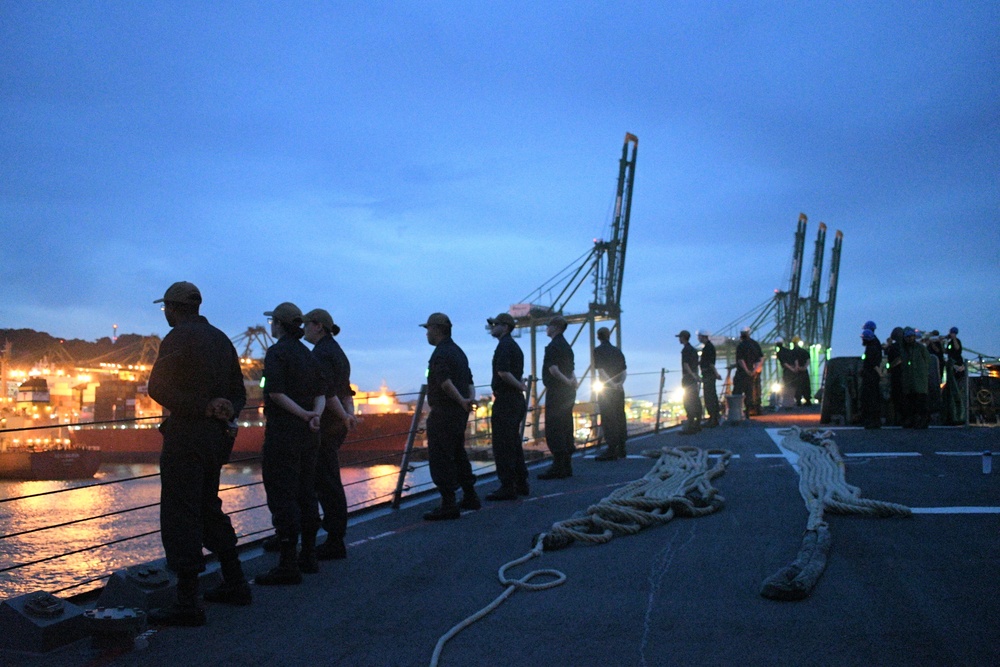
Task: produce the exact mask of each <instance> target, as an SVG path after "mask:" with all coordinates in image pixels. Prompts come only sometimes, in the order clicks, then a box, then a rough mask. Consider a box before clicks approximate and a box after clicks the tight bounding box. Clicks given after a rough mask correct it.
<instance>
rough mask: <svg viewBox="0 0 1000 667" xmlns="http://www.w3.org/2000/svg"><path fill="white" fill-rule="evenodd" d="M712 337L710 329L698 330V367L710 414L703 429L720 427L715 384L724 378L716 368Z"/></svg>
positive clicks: (707, 409)
mask: <svg viewBox="0 0 1000 667" xmlns="http://www.w3.org/2000/svg"><path fill="white" fill-rule="evenodd" d="M711 335H712V333H711V332H710V331H709V330H708V329H699V330H698V342H699V343H701V355H700V356H699V357H698V366H699V367H700V369H701V386H702V389H703V391H704V394H705V412H707V413H708V421H706V422H705V423H704V424H702V428H713V427H715V426H718V425H719V394H718V393H717V392H716V389H715V382H716V381H717V380H721V379H722V376H721V375H719V371H718V369H717V368H716V367H715V345H714V344H713V343H712V341H711V339H710V336H711Z"/></svg>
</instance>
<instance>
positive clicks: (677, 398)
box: [670, 387, 684, 403]
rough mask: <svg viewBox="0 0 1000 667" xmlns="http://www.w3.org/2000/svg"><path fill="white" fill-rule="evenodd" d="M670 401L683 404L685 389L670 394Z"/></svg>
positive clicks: (675, 390)
mask: <svg viewBox="0 0 1000 667" xmlns="http://www.w3.org/2000/svg"><path fill="white" fill-rule="evenodd" d="M670 400H671V402H673V403H683V402H684V387H677V389H674V391H673V392H672V393H671V394H670Z"/></svg>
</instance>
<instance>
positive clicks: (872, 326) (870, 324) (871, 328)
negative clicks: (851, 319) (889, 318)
mask: <svg viewBox="0 0 1000 667" xmlns="http://www.w3.org/2000/svg"><path fill="white" fill-rule="evenodd" d="M861 328H862V329H868V330H869V331H875V323H874V322H872V321H871V320H868V321H867V322H865V324H864V326H863V327H861Z"/></svg>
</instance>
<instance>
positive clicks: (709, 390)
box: [701, 373, 719, 421]
mask: <svg viewBox="0 0 1000 667" xmlns="http://www.w3.org/2000/svg"><path fill="white" fill-rule="evenodd" d="M701 379H702V385H701V386H702V388H703V391H704V392H705V412H707V413H708V418H709V419H714V420H715V421H719V394H717V393H716V391H715V373H713V374H712V375H711V376H708V375H702V376H701Z"/></svg>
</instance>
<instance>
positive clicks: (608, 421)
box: [594, 340, 628, 456]
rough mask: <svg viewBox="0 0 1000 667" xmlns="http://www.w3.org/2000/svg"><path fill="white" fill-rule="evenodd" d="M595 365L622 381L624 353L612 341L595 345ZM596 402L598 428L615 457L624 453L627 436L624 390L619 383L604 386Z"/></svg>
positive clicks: (611, 377) (611, 376)
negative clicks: (599, 421) (598, 408)
mask: <svg viewBox="0 0 1000 667" xmlns="http://www.w3.org/2000/svg"><path fill="white" fill-rule="evenodd" d="M594 367H595V368H597V369H598V370H601V371H604V374H605V375H606V376H607V377H608V379H610V380H612V381H614V382H615V383H616V384H621V382H622V377H621V376H622V375H624V373H625V369H626V368H627V366H626V365H625V355H624V354H622V351H621V350H619V349H618V348H617V347H615V346H614V345H612V344H611V341H607V340H605V341H601V344H600V345H598V346H597V347H595V348H594ZM597 403H598V406H599V407H600V409H601V431H602V432H603V434H604V441H605V443H606V444H607V446H608V451H609V452H613V453H615V454H616V455H618V456H625V440H626V439H627V438H628V426H627V424H626V421H625V389H624V388H623V387H620V386H615V387H609V386H605V387H604V388H603V389H601V391H600V393H599V394H598V395H597Z"/></svg>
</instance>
